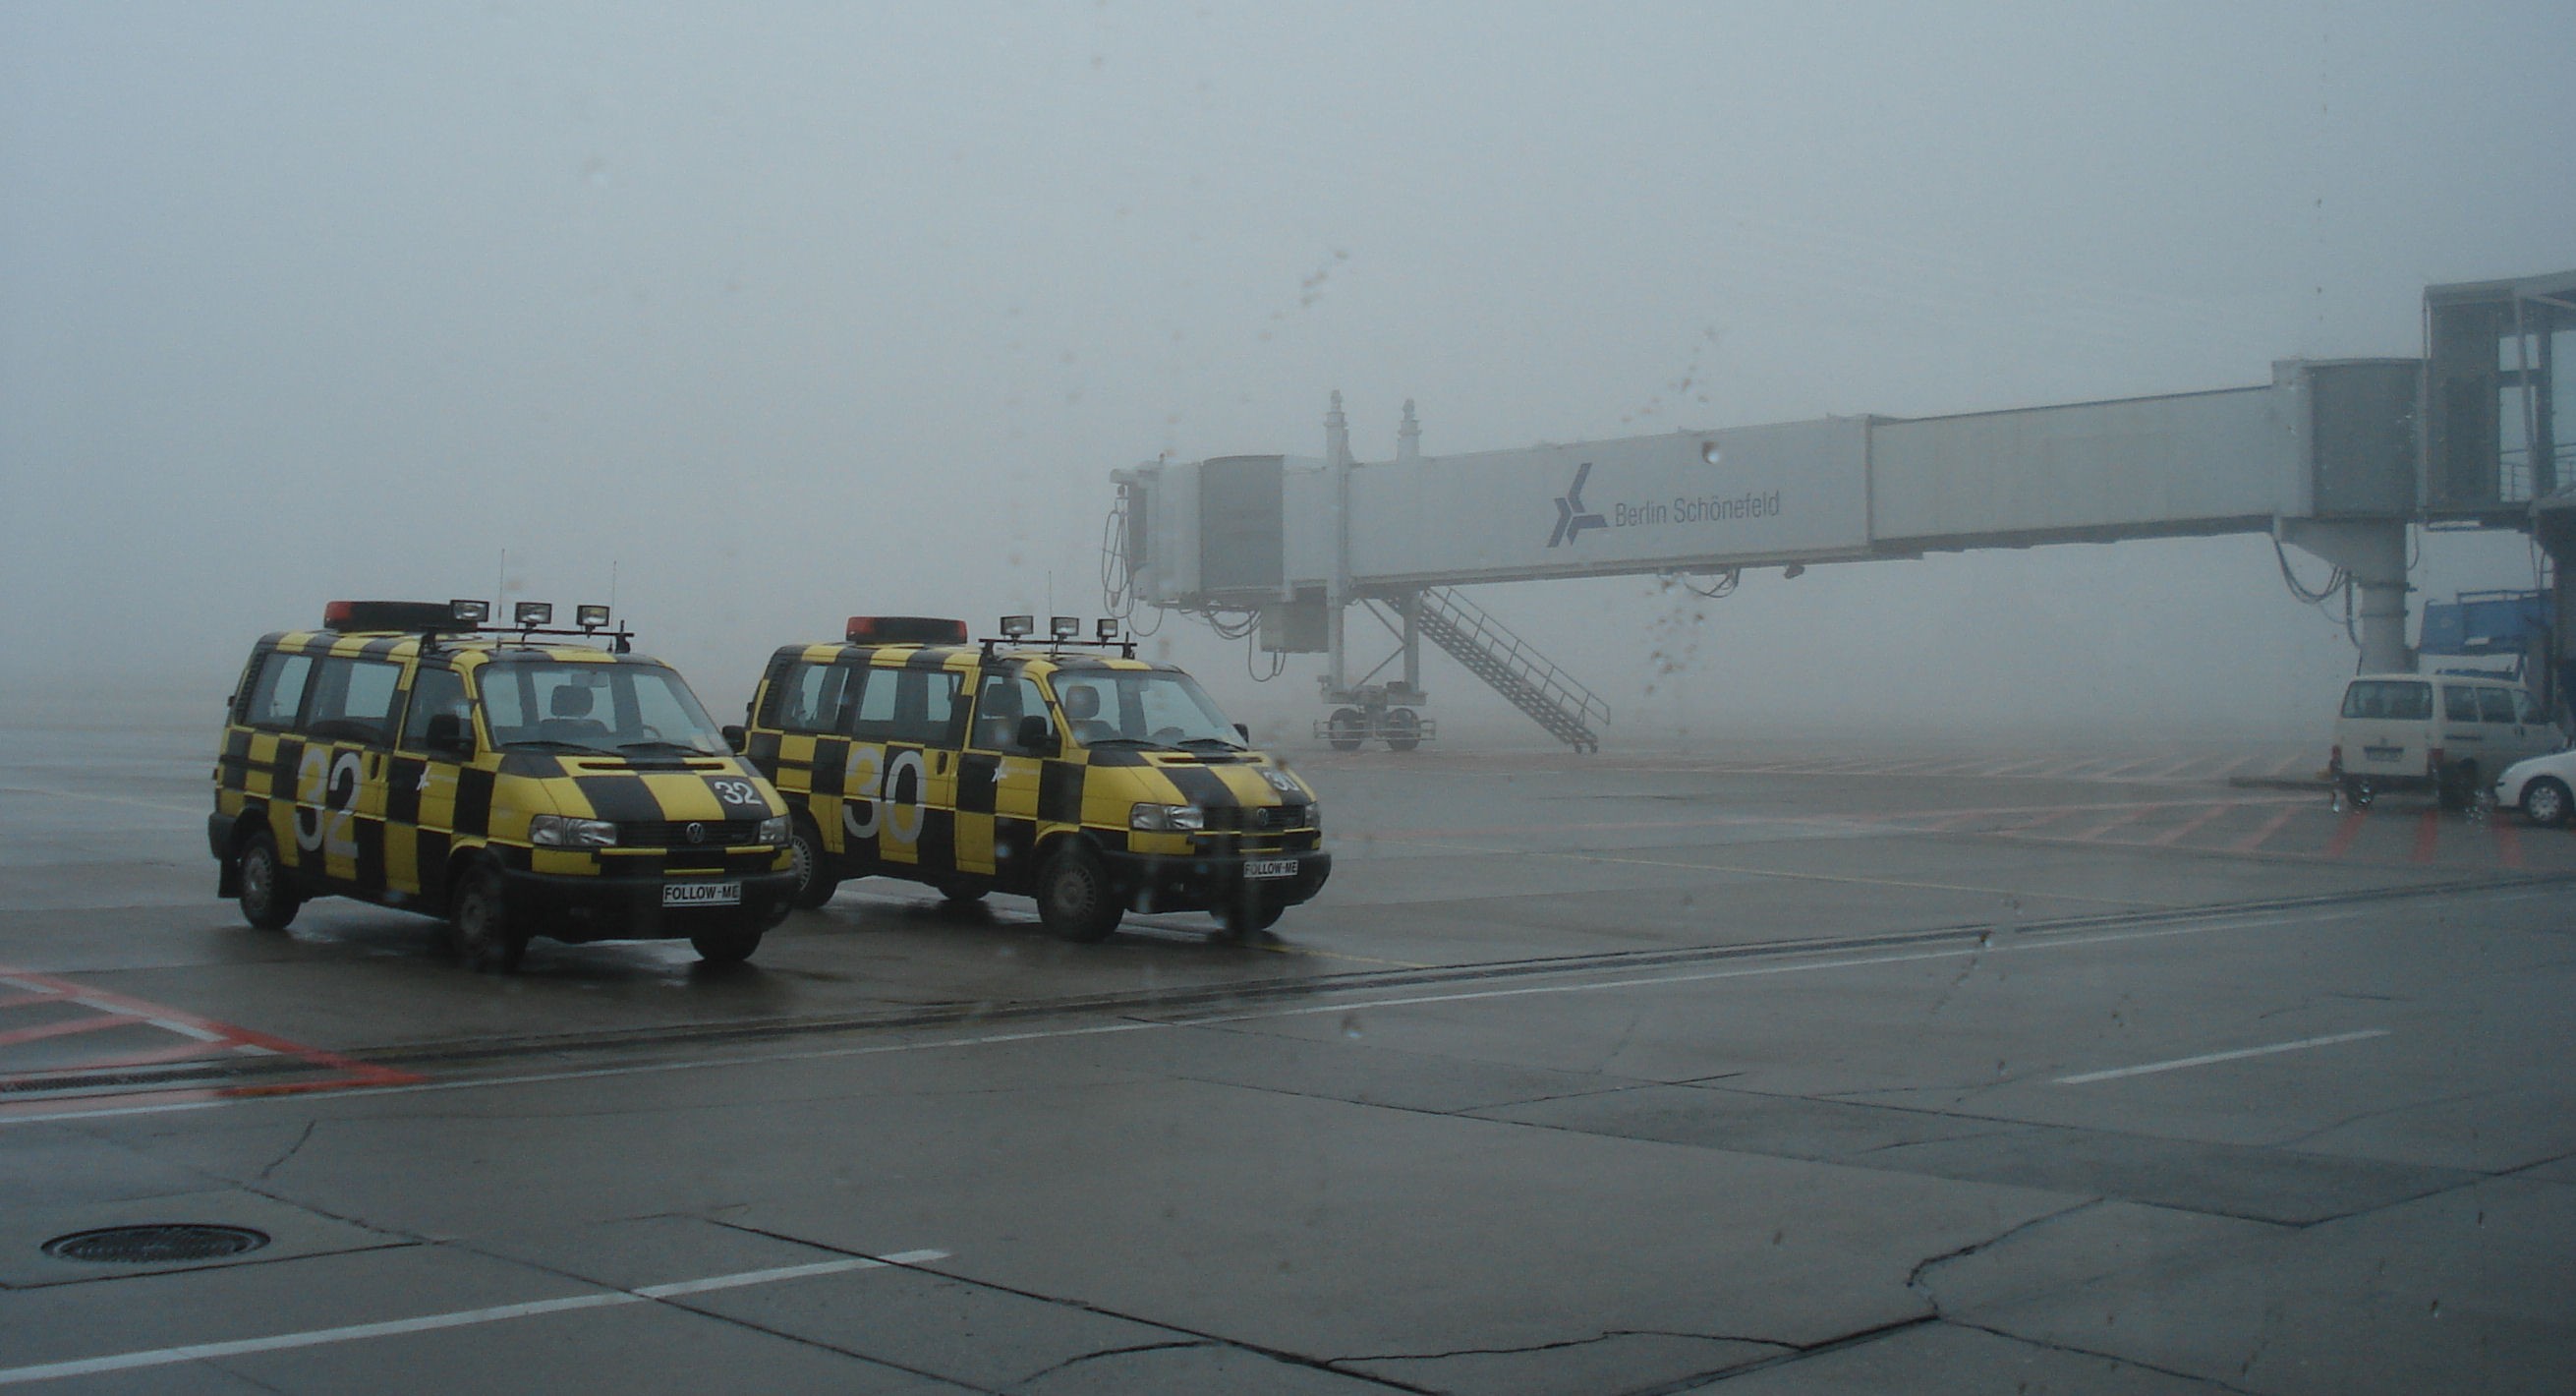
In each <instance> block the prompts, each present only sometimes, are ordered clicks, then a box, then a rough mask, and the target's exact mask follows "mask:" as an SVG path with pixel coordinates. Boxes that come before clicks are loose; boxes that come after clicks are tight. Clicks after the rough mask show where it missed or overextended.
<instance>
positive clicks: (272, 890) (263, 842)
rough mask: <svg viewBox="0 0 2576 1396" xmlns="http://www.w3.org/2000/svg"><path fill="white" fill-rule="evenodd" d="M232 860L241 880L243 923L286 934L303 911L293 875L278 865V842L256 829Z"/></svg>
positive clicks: (243, 841) (265, 831)
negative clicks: (285, 931) (300, 910)
mask: <svg viewBox="0 0 2576 1396" xmlns="http://www.w3.org/2000/svg"><path fill="white" fill-rule="evenodd" d="M233 860H234V866H235V867H236V868H237V869H239V872H238V876H239V877H240V879H241V883H240V886H241V893H240V897H241V913H242V919H243V920H245V921H248V922H249V923H251V924H252V925H254V926H257V927H258V928H259V929H261V930H263V931H282V930H285V929H286V925H287V923H288V922H290V921H293V920H294V919H295V913H296V912H297V911H298V910H299V909H301V908H302V907H303V905H304V894H303V893H301V892H298V891H296V890H295V880H294V879H295V875H294V874H293V873H290V872H288V871H287V870H286V865H285V864H283V863H281V862H279V861H278V857H277V840H276V839H275V838H274V837H272V836H271V835H270V834H269V832H268V831H267V830H266V829H255V830H253V831H252V832H251V836H250V837H249V838H247V839H244V840H242V846H241V852H239V853H237V854H235V855H233Z"/></svg>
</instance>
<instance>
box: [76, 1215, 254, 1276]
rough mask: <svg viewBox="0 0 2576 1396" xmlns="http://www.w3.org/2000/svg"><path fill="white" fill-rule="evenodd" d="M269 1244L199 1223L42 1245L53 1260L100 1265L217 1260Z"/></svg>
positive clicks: (86, 1234)
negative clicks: (80, 1261) (93, 1262)
mask: <svg viewBox="0 0 2576 1396" xmlns="http://www.w3.org/2000/svg"><path fill="white" fill-rule="evenodd" d="M267 1244H268V1236H267V1234H266V1233H264V1232H258V1231H253V1230H251V1229H250V1228H249V1227H246V1226H208V1225H205V1224H203V1223H200V1222H160V1223H155V1224H153V1225H149V1226H102V1227H99V1228H98V1229H96V1230H94V1231H75V1232H73V1233H72V1234H70V1235H69V1236H57V1237H55V1238H54V1239H52V1240H50V1241H47V1242H46V1243H45V1254H47V1255H49V1256H52V1257H54V1258H55V1259H57V1260H93V1261H97V1262H99V1263H101V1264H105V1265H166V1264H169V1263H171V1262H173V1261H183V1260H221V1259H222V1258H224V1257H225V1256H228V1255H240V1254H242V1253H243V1252H245V1251H255V1250H258V1249H259V1248H260V1247H262V1246H265V1245H267Z"/></svg>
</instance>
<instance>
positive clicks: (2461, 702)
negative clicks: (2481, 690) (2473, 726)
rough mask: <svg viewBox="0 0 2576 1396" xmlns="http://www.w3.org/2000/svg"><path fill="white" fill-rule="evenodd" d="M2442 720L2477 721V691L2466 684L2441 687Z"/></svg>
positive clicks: (2448, 684)
mask: <svg viewBox="0 0 2576 1396" xmlns="http://www.w3.org/2000/svg"><path fill="white" fill-rule="evenodd" d="M2442 720H2443V721H2445V722H2475V721H2477V720H2478V691H2477V690H2476V689H2474V688H2471V687H2469V686H2468V685H2466V684H2457V683H2446V684H2444V685H2442Z"/></svg>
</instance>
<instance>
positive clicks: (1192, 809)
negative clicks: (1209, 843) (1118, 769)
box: [1127, 805, 1207, 834]
mask: <svg viewBox="0 0 2576 1396" xmlns="http://www.w3.org/2000/svg"><path fill="white" fill-rule="evenodd" d="M1127 827H1128V828H1130V829H1143V830H1145V831H1147V832H1149V833H1158V834H1168V833H1180V832H1184V831H1187V830H1192V829H1204V828H1206V827H1207V811H1205V810H1203V809H1200V808H1199V807H1198V806H1196V805H1137V806H1136V807H1134V808H1133V809H1130V810H1128V811H1127Z"/></svg>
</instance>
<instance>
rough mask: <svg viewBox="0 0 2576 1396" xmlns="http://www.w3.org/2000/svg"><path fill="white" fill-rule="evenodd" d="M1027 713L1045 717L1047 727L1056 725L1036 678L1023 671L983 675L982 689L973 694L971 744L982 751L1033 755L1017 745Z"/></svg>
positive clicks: (1028, 750)
mask: <svg viewBox="0 0 2576 1396" xmlns="http://www.w3.org/2000/svg"><path fill="white" fill-rule="evenodd" d="M1028 717H1041V718H1046V719H1047V728H1048V730H1049V731H1053V730H1054V728H1055V720H1054V718H1053V717H1052V716H1050V715H1049V714H1048V712H1047V704H1046V695H1045V694H1042V693H1040V692H1039V691H1038V681H1037V680H1035V679H1033V678H1030V677H1028V676H1027V675H1025V674H1000V673H997V674H988V675H986V676H985V678H984V687H983V689H982V691H980V692H978V693H977V694H976V695H975V742H974V745H976V746H977V747H979V748H981V749H983V750H985V751H1005V752H1011V753H1014V754H1018V755H1036V754H1037V753H1036V752H1033V751H1031V750H1030V749H1029V748H1027V747H1024V746H1022V745H1020V720H1021V719H1022V718H1028Z"/></svg>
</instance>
